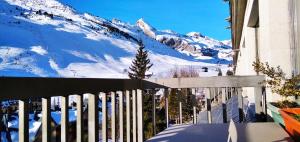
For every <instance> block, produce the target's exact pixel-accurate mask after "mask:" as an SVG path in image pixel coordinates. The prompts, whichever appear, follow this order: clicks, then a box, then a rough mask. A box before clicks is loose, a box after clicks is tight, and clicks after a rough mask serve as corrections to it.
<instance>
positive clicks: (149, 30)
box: [136, 18, 156, 39]
mask: <svg viewBox="0 0 300 142" xmlns="http://www.w3.org/2000/svg"><path fill="white" fill-rule="evenodd" d="M136 25H137V26H138V27H139V28H140V29H142V30H143V32H144V33H145V34H146V35H148V36H149V37H151V38H154V39H155V37H156V34H155V31H156V29H155V28H153V27H152V26H151V25H150V24H148V23H147V22H145V20H144V19H143V18H141V19H139V20H137V22H136Z"/></svg>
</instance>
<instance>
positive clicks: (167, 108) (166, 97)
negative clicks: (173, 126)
mask: <svg viewBox="0 0 300 142" xmlns="http://www.w3.org/2000/svg"><path fill="white" fill-rule="evenodd" d="M164 93H165V105H166V107H165V109H166V110H165V111H166V124H167V128H168V127H169V102H168V95H169V90H168V88H165V89H164Z"/></svg>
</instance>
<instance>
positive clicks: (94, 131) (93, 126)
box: [88, 94, 99, 142]
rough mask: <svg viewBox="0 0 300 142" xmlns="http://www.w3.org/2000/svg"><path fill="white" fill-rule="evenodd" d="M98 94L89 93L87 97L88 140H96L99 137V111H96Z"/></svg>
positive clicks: (90, 141) (92, 141)
mask: <svg viewBox="0 0 300 142" xmlns="http://www.w3.org/2000/svg"><path fill="white" fill-rule="evenodd" d="M98 99H99V96H98V95H94V94H89V99H88V133H89V135H88V139H89V142H98V139H99V131H98V130H99V129H98V125H99V121H98V119H99V117H98V115H99V111H98Z"/></svg>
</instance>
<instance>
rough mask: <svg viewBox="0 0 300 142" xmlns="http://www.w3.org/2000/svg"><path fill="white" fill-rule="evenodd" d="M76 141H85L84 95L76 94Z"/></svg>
mask: <svg viewBox="0 0 300 142" xmlns="http://www.w3.org/2000/svg"><path fill="white" fill-rule="evenodd" d="M76 112H77V116H76V117H77V120H76V142H82V141H83V136H82V135H83V133H82V132H83V117H82V116H83V115H82V95H76Z"/></svg>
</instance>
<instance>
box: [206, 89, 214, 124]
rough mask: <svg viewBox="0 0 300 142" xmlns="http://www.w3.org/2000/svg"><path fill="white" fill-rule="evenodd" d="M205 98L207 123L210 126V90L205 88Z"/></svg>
mask: <svg viewBox="0 0 300 142" xmlns="http://www.w3.org/2000/svg"><path fill="white" fill-rule="evenodd" d="M205 98H206V110H207V121H208V123H209V124H211V123H212V115H211V94H210V88H205Z"/></svg>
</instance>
